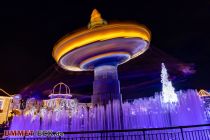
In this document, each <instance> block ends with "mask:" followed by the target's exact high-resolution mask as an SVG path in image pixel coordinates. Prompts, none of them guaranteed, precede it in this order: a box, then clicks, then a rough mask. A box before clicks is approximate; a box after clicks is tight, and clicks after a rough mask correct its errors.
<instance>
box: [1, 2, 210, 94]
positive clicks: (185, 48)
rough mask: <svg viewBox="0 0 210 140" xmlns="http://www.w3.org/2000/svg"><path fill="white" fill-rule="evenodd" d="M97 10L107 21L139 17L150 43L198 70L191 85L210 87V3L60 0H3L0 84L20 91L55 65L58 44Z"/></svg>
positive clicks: (14, 90)
mask: <svg viewBox="0 0 210 140" xmlns="http://www.w3.org/2000/svg"><path fill="white" fill-rule="evenodd" d="M94 8H97V9H98V10H99V11H100V12H101V14H102V16H103V18H104V19H106V20H107V21H113V20H115V21H116V20H118V21H135V22H138V23H141V24H145V25H146V26H147V27H148V28H149V29H150V30H151V32H152V41H151V44H152V45H153V46H155V47H157V48H159V49H161V50H162V51H164V52H166V53H167V54H170V55H171V56H173V57H176V58H178V59H180V60H182V61H183V62H187V63H194V64H195V66H196V69H197V73H196V74H194V75H193V76H192V77H190V79H189V81H188V83H186V84H188V85H190V86H192V87H196V86H197V88H209V89H210V76H209V72H210V1H209V0H208V1H202V0H199V1H198V0H197V1H195V2H194V1H191V0H182V1H178V0H176V1H157V0H155V1H149V0H144V1H141V0H136V1H133V0H120V1H117V0H65V1H64V0H57V1H49V2H44V0H43V1H40V2H39V1H30V0H29V1H1V2H0V48H1V49H0V66H1V67H0V88H3V89H5V90H7V91H9V92H13V93H16V92H18V91H20V90H21V89H22V88H24V87H25V86H26V85H28V83H30V82H31V81H33V80H34V79H36V78H37V77H38V76H39V75H40V74H41V73H42V72H44V71H45V70H46V69H47V68H48V67H50V66H51V65H52V64H54V63H55V62H54V60H53V58H52V56H51V52H52V48H53V45H54V44H55V43H56V41H57V40H58V39H59V38H61V37H62V36H64V35H65V34H67V33H69V32H72V31H74V30H76V29H79V28H81V27H84V26H86V25H87V24H88V22H89V17H90V14H91V12H92V10H93V9H94Z"/></svg>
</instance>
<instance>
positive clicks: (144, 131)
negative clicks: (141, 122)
mask: <svg viewBox="0 0 210 140" xmlns="http://www.w3.org/2000/svg"><path fill="white" fill-rule="evenodd" d="M143 137H144V140H146V135H145V131H144V130H143Z"/></svg>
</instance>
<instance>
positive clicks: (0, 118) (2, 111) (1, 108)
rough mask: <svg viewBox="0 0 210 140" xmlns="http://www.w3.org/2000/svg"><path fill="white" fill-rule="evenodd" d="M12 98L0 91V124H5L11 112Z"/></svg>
mask: <svg viewBox="0 0 210 140" xmlns="http://www.w3.org/2000/svg"><path fill="white" fill-rule="evenodd" d="M11 103H12V96H11V95H9V94H8V93H7V92H6V91H4V90H3V89H0V124H2V123H4V122H7V120H8V118H9V116H10V113H11V110H10V106H11Z"/></svg>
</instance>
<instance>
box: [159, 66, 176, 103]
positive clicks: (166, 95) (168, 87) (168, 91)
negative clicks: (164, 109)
mask: <svg viewBox="0 0 210 140" xmlns="http://www.w3.org/2000/svg"><path fill="white" fill-rule="evenodd" d="M161 83H162V102H163V103H177V102H178V98H177V95H176V93H175V89H174V87H173V86H172V83H171V81H170V80H169V79H168V73H167V69H166V67H165V65H164V63H162V70H161Z"/></svg>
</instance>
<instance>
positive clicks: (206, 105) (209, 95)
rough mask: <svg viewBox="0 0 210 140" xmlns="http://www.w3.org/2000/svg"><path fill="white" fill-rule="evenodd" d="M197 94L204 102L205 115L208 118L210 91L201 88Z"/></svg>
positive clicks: (209, 117) (209, 112)
mask: <svg viewBox="0 0 210 140" xmlns="http://www.w3.org/2000/svg"><path fill="white" fill-rule="evenodd" d="M198 94H199V96H200V97H201V99H202V100H203V102H204V108H205V114H206V117H207V119H208V120H210V93H209V92H208V91H207V90H203V89H201V90H200V91H199V92H198Z"/></svg>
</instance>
